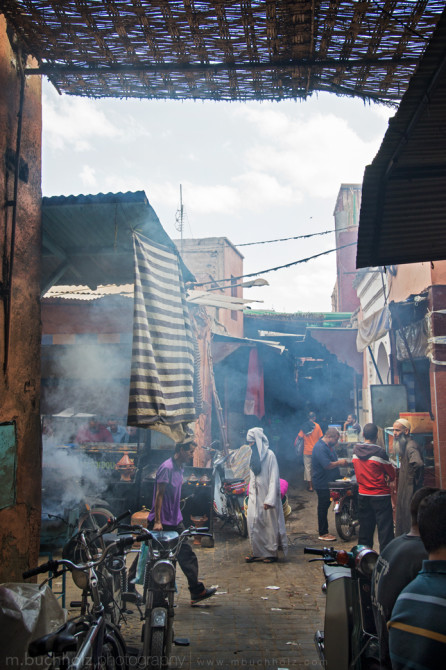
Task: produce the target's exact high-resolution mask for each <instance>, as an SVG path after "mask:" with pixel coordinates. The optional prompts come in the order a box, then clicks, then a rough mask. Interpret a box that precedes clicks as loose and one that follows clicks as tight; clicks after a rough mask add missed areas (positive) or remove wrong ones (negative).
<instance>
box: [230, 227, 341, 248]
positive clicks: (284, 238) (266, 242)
mask: <svg viewBox="0 0 446 670" xmlns="http://www.w3.org/2000/svg"><path fill="white" fill-rule="evenodd" d="M335 232H336V231H335V230H324V231H323V232H321V233H309V234H308V235H297V236H296V237H279V238H278V239H277V240H264V241H263V242H244V243H243V244H234V246H235V247H250V246H252V245H253V244H269V243H270V242H288V240H303V239H304V238H306V237H316V235H328V233H335Z"/></svg>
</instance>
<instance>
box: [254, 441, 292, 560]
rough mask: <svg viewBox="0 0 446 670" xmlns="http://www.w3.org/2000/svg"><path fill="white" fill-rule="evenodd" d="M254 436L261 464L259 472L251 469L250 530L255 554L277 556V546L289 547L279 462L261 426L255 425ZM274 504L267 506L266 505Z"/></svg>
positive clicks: (285, 548)
mask: <svg viewBox="0 0 446 670" xmlns="http://www.w3.org/2000/svg"><path fill="white" fill-rule="evenodd" d="M253 439H255V442H256V444H257V449H258V451H259V456H260V463H261V466H262V469H261V472H260V474H259V475H257V476H256V475H255V474H254V473H253V471H252V470H251V477H250V481H249V499H248V515H247V521H248V532H249V539H250V540H251V545H252V555H253V556H256V557H258V558H266V557H277V550H278V549H279V547H281V548H282V550H283V552H284V554H286V552H287V549H288V539H287V535H286V530H285V517H284V515H283V507H282V499H281V496H280V482H279V466H278V465H277V460H276V457H275V455H274V453H273V452H272V451H270V450H269V443H268V439H267V437H266V436H265V435H264V434H263V430H262V429H261V428H252V429H251V430H250V431H249V432H248V440H249V441H252V440H253ZM264 503H266V504H267V505H272V507H271V508H270V509H264V507H263V505H264Z"/></svg>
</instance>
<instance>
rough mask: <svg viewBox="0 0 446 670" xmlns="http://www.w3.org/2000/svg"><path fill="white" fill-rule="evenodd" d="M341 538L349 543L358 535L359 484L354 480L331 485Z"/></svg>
mask: <svg viewBox="0 0 446 670" xmlns="http://www.w3.org/2000/svg"><path fill="white" fill-rule="evenodd" d="M329 487H330V498H331V500H332V501H333V504H334V513H335V524H336V530H337V532H338V535H339V537H340V538H341V539H342V540H345V541H346V542H348V541H349V540H351V539H352V537H353V536H354V535H355V534H356V529H357V527H358V526H359V521H358V484H357V483H356V481H354V480H352V479H340V480H337V481H335V482H330V483H329Z"/></svg>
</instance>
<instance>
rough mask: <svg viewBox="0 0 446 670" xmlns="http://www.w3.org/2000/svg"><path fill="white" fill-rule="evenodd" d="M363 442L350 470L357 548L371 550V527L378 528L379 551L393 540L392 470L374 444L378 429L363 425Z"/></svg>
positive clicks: (372, 528)
mask: <svg viewBox="0 0 446 670" xmlns="http://www.w3.org/2000/svg"><path fill="white" fill-rule="evenodd" d="M362 434H363V437H364V442H363V443H360V444H357V445H356V446H355V448H354V450H353V467H354V469H355V475H356V479H357V481H358V493H359V505H358V516H359V538H358V543H359V544H365V545H367V546H368V547H373V535H374V532H375V527H376V526H377V527H378V539H379V549H380V551H382V550H383V549H384V547H385V546H386V545H387V544H389V542H390V541H391V540H393V538H394V532H393V512H392V502H391V499H390V486H389V484H390V482H391V481H393V480H394V479H395V468H394V467H393V465H392V464H391V463H390V461H389V457H388V455H387V453H386V451H385V449H383V448H382V447H379V446H378V445H377V444H375V441H376V439H377V437H378V427H377V426H375V424H374V423H367V424H366V425H365V426H364V429H363V432H362Z"/></svg>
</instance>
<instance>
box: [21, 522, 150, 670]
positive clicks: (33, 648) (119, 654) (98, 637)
mask: <svg viewBox="0 0 446 670" xmlns="http://www.w3.org/2000/svg"><path fill="white" fill-rule="evenodd" d="M138 539H141V538H133V537H131V538H125V539H122V540H117V541H116V542H113V543H112V544H110V545H109V546H108V547H107V548H106V549H105V551H104V553H103V554H102V555H101V556H100V558H99V559H97V560H92V557H91V552H90V548H89V545H88V542H87V540H86V538H85V534H84V533H80V535H79V538H78V541H79V543H80V544H81V545H82V549H83V551H84V552H85V556H86V557H87V561H86V562H85V563H83V564H75V563H73V562H72V561H70V560H68V559H61V560H53V561H49V562H48V563H45V564H43V565H41V566H39V567H38V568H34V569H33V570H29V571H28V572H25V573H24V574H23V577H24V578H25V579H26V578H27V577H31V576H34V575H36V574H39V573H43V572H48V571H49V570H51V571H52V572H54V573H55V576H57V575H58V574H61V573H60V572H57V571H58V570H59V569H60V568H62V569H65V570H69V571H70V572H71V573H72V575H73V581H74V582H75V584H76V586H78V587H79V588H81V589H82V590H83V591H88V592H89V593H90V595H91V599H92V608H91V610H90V611H89V612H87V613H85V614H82V615H81V616H79V617H76V618H74V619H72V620H71V622H69V623H71V624H73V626H71V627H70V629H69V631H70V632H68V627H67V625H64V626H62V627H61V628H60V629H59V630H58V631H56V632H55V633H51V634H49V635H46V636H44V637H43V638H40V639H39V640H35V641H34V642H32V643H31V644H30V646H29V653H30V655H32V656H41V655H44V654H48V653H52V654H53V656H54V657H55V658H57V657H58V656H59V657H60V655H61V654H65V653H66V652H73V653H74V656H73V657H72V658H69V659H66V663H65V666H64V667H65V668H66V670H82V668H84V667H87V665H88V668H90V667H92V668H93V670H101V669H102V668H103V667H104V663H103V655H104V649H105V646H106V645H108V644H109V645H111V649H110V651H109V652H106V653H110V654H111V655H112V656H113V658H114V659H115V660H116V662H117V663H115V665H116V664H120V665H121V666H123V667H124V666H125V663H126V661H125V654H126V651H125V642H124V640H123V639H122V637H121V635H120V634H119V631H118V630H117V629H116V627H115V626H113V625H112V624H111V623H109V622H107V620H106V617H105V612H104V606H103V604H102V602H101V593H100V589H99V583H98V577H97V574H96V570H95V568H97V567H98V566H99V565H100V564H101V563H103V562H104V561H105V559H106V557H107V555H108V554H111V553H112V552H113V551H119V550H122V549H123V548H124V547H125V546H129V545H131V544H133V542H134V541H137V540H138ZM73 627H74V628H75V634H73V633H72V632H71V630H72V628H73Z"/></svg>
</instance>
